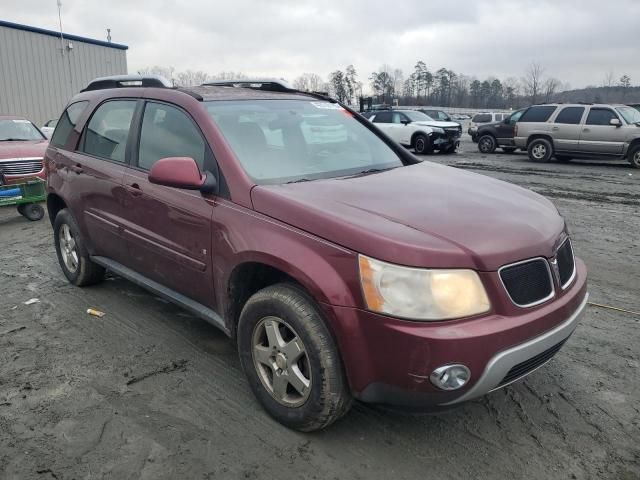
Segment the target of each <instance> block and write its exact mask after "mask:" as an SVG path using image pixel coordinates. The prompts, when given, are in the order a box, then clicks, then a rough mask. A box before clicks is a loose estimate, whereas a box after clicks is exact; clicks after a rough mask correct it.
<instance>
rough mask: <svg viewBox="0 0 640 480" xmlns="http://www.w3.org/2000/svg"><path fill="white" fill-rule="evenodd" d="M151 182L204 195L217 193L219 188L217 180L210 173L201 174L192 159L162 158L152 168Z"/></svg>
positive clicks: (150, 173)
mask: <svg viewBox="0 0 640 480" xmlns="http://www.w3.org/2000/svg"><path fill="white" fill-rule="evenodd" d="M149 182H151V183H155V184H156V185H164V186H166V187H174V188H184V189H186V190H200V191H201V192H203V193H216V191H217V186H218V185H217V182H216V178H215V177H214V176H213V175H212V174H210V173H205V174H203V173H201V172H200V168H199V167H198V164H197V163H196V161H195V160H194V159H193V158H190V157H168V158H161V159H160V160H158V161H157V162H156V163H154V164H153V166H152V167H151V171H150V172H149Z"/></svg>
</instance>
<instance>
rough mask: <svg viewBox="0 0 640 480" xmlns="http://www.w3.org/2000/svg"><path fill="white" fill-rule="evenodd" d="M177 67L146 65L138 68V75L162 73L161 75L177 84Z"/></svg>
mask: <svg viewBox="0 0 640 480" xmlns="http://www.w3.org/2000/svg"><path fill="white" fill-rule="evenodd" d="M175 71H176V69H175V68H174V67H161V66H159V65H154V66H153V67H144V68H141V69H140V70H138V75H160V76H161V77H164V78H166V79H167V80H169V81H170V82H171V83H172V84H173V85H175V84H176V79H175V78H174V73H175Z"/></svg>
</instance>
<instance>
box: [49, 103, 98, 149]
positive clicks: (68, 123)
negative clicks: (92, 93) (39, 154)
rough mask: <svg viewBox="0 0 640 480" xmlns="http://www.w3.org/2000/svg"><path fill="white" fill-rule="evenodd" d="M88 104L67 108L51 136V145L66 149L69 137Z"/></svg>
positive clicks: (77, 104) (73, 104)
mask: <svg viewBox="0 0 640 480" xmlns="http://www.w3.org/2000/svg"><path fill="white" fill-rule="evenodd" d="M88 103H89V102H87V101H83V102H76V103H72V104H71V105H69V106H68V107H67V109H66V110H65V111H64V112H63V113H62V116H61V117H60V120H58V122H57V124H56V129H55V131H54V132H53V135H52V136H51V145H55V146H56V147H64V146H65V145H66V144H67V140H69V135H71V132H72V131H73V129H74V127H75V126H76V123H78V119H79V118H80V115H82V112H84V109H85V108H86V107H87V104H88Z"/></svg>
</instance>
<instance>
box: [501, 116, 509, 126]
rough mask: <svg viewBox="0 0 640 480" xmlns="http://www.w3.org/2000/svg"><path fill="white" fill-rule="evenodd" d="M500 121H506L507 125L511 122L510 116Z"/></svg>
mask: <svg viewBox="0 0 640 480" xmlns="http://www.w3.org/2000/svg"><path fill="white" fill-rule="evenodd" d="M502 123H506V124H507V125H509V124H510V123H511V117H507V118H505V119H504V120H503V121H502Z"/></svg>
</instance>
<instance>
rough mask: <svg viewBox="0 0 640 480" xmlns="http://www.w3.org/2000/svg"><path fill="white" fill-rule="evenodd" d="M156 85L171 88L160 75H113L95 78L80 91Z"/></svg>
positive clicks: (168, 82)
mask: <svg viewBox="0 0 640 480" xmlns="http://www.w3.org/2000/svg"><path fill="white" fill-rule="evenodd" d="M127 87H157V88H173V85H172V84H171V82H170V81H169V80H167V79H166V78H164V77H162V76H160V75H114V76H111V77H100V78H95V79H93V80H91V81H90V82H89V85H87V86H86V87H85V88H84V89H83V90H80V91H81V92H89V91H92V90H104V89H107V88H127Z"/></svg>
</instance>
